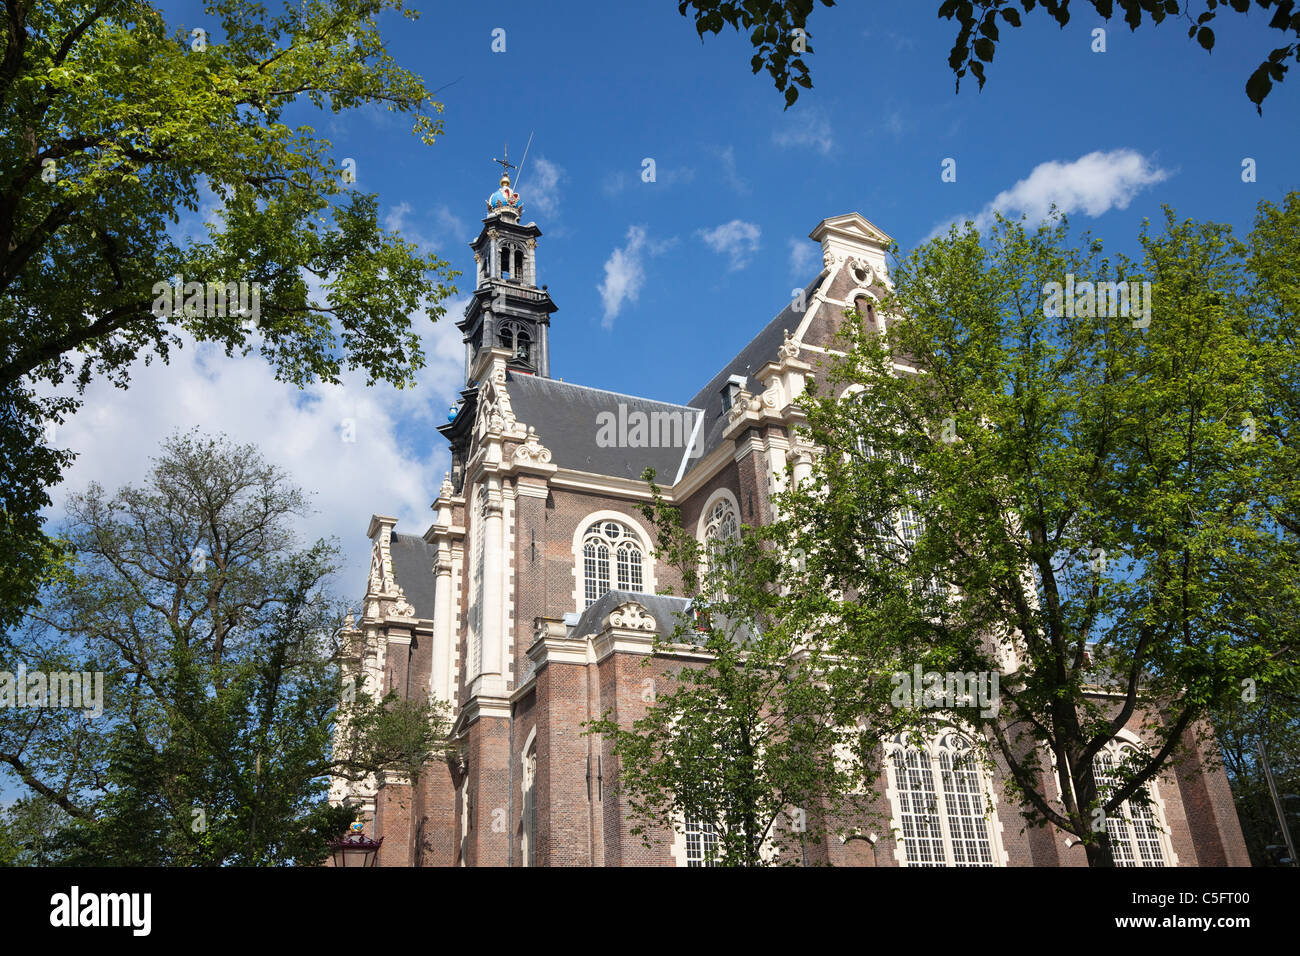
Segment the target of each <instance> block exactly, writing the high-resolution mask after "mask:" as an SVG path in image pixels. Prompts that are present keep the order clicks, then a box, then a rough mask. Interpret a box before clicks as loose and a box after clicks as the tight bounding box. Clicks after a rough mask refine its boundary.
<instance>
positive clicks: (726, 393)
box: [722, 375, 745, 412]
mask: <svg viewBox="0 0 1300 956" xmlns="http://www.w3.org/2000/svg"><path fill="white" fill-rule="evenodd" d="M744 387H745V376H743V375H733V376H731V378H729V379H727V384H726V385H724V386H722V410H723V411H724V412H725V411H727V410H728V409H730V408H731V406H733V405H735V404H736V399H737V398H738V397H739V395H740V390H741V389H742V388H744Z"/></svg>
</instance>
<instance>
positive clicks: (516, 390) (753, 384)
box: [506, 276, 823, 485]
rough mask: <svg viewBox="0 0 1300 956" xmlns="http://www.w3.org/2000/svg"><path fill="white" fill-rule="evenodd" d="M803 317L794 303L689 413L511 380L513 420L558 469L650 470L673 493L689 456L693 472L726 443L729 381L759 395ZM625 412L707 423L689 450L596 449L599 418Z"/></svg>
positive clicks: (808, 296) (551, 382) (808, 297)
mask: <svg viewBox="0 0 1300 956" xmlns="http://www.w3.org/2000/svg"><path fill="white" fill-rule="evenodd" d="M822 281H823V278H822V277H821V276H818V277H817V278H816V279H814V280H813V281H812V282H811V283H810V284H809V285H808V286H807V288H805V289H804V301H805V302H811V301H812V297H813V295H814V294H815V293H816V291H817V289H818V288H819V286H820V285H821V283H822ZM805 315H806V313H805V312H796V311H795V309H794V302H793V301H791V302H790V304H788V305H787V306H786V307H785V308H784V309H782V310H781V312H780V313H779V314H777V316H776V317H775V318H773V319H772V320H771V321H770V322H768V324H767V325H766V326H764V327H763V329H762V331H760V332H759V333H758V335H756V336H754V338H753V339H751V340H750V341H749V344H748V345H746V346H745V347H744V348H743V349H741V350H740V353H739V354H738V355H737V356H736V357H735V358H733V359H732V360H731V361H730V362H728V363H727V364H726V365H725V366H724V367H723V368H722V370H721V371H719V372H718V374H716V375H714V376H713V378H712V379H710V381H709V384H707V385H705V386H704V388H702V389H700V391H699V393H698V394H696V396H695V397H694V398H692V399H691V400H690V402H689V403H688V404H686V405H677V404H674V403H672V402H659V401H655V400H653V399H649V398H640V397H638V396H635V395H622V394H619V393H618V392H610V391H606V390H605V389H600V388H590V387H588V386H586V385H575V384H573V383H571V382H561V381H557V380H556V379H550V378H541V377H539V376H535V375H520V374H516V373H514V372H511V373H509V374H508V375H507V378H506V382H507V385H506V389H507V391H509V393H510V402H511V405H512V406H513V408H514V412H515V417H516V418H518V419H519V421H521V422H523V423H524V424H525V425H531V426H533V427H534V428H535V429H537V437H538V439H539V440H540V441H541V443H542V444H543V445H545V446H546V447H547V448H549V449H550V450H551V462H552V463H553V464H556V465H559V466H560V467H562V468H572V469H574V470H576V471H587V472H592V473H594V474H598V475H609V476H612V477H617V478H631V479H633V480H639V479H640V478H641V473H642V472H643V471H645V469H646V468H647V467H650V468H653V469H654V470H655V474H656V476H657V479H658V481H659V483H660V484H664V485H670V484H673V483H675V482H676V480H677V477H678V474H679V473H681V474H685V470H683V469H682V467H681V465H682V458H683V456H684V455H685V456H686V458H687V469H689V468H690V467H691V465H692V464H694V463H695V462H697V461H699V460H700V458H701V457H703V456H704V455H707V454H708V453H709V452H711V451H713V449H715V448H717V447H718V445H720V444H721V443H722V433H723V431H724V430H725V429H726V427H727V415H726V410H725V409H724V408H723V407H722V389H723V386H724V385H726V383H727V381H728V379H730V377H731V376H732V375H741V376H743V377H744V378H745V388H746V389H747V390H748V391H750V392H751V393H755V394H757V393H758V392H759V391H761V390H762V388H763V385H762V383H761V382H759V381H757V380H756V379H754V377H753V376H754V373H755V372H757V371H758V370H759V369H760V368H762V367H763V366H764V365H766V364H767V363H768V362H772V361H775V360H776V357H777V349H778V348H779V347H780V345H781V343H782V342H783V341H785V332H786V330H789V331H790V332H792V333H793V332H794V331H795V330H796V329H797V328H798V327H799V324H800V323H801V322H802V321H803V319H804V316H805ZM620 405H623V406H624V407H625V408H626V414H627V415H628V416H631V415H632V414H633V413H634V412H641V413H643V414H645V415H646V416H647V419H648V417H649V416H650V415H651V414H653V413H660V414H662V413H668V414H671V415H680V416H682V419H681V420H682V422H683V423H684V425H685V426H686V427H689V426H690V425H691V424H693V423H694V422H695V421H696V420H697V418H698V417H699V416H700V414H701V412H702V413H703V415H704V422H703V424H702V425H701V426H700V434H699V436H698V437H697V438H696V440H695V442H694V443H692V442H691V440H690V438H689V436H684V437H683V441H682V443H681V444H682V445H684V446H685V447H679V446H678V445H677V443H676V442H674V443H673V445H671V446H669V447H659V448H630V447H617V446H613V447H601V445H600V444H598V443H597V436H598V432H599V425H598V421H599V416H600V414H601V413H602V412H610V413H612V414H613V415H614V416H615V417H616V418H617V417H618V416H619V414H620V413H619V406H620ZM629 433H630V429H629ZM627 437H630V434H629V436H627ZM657 437H658V436H654V435H653V434H652V435H651V436H649V440H650V441H652V442H653V441H655V440H656V438H657Z"/></svg>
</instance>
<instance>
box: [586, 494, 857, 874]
mask: <svg viewBox="0 0 1300 956" xmlns="http://www.w3.org/2000/svg"><path fill="white" fill-rule="evenodd" d="M646 477H647V479H648V480H649V482H650V489H651V492H652V494H653V500H652V503H650V504H648V505H646V506H645V507H644V509H643V510H644V513H645V515H646V518H647V520H650V521H652V522H653V523H654V525H655V527H656V529H657V533H658V540H659V549H658V557H659V558H661V559H662V560H664V561H665V562H667V563H668V564H669V565H671V566H672V567H675V568H677V569H678V570H679V571H680V573H681V575H682V580H683V596H686V597H689V598H690V605H689V606H690V609H691V612H690V615H689V619H686V618H682V619H679V620H677V621H676V622H674V626H673V628H672V630H671V633H668V634H667V635H666V636H665V637H661V638H656V644H655V652H656V654H662V655H665V656H666V657H669V658H671V655H672V654H673V653H674V651H675V650H680V648H681V646H682V645H688V646H689V645H695V651H696V653H700V654H702V655H703V656H704V657H705V658H706V659H705V660H703V661H702V662H699V663H692V664H682V665H680V666H675V667H673V668H671V669H670V670H669V672H668V674H667V676H666V678H664V679H663V680H662V683H663V684H665V685H666V686H664V687H662V688H660V687H658V686H655V688H654V694H653V699H652V700H651V701H650V702H649V703H650V706H649V708H648V709H647V712H646V715H645V716H644V717H642V718H640V719H638V720H636V721H634V722H632V723H631V724H630V725H628V726H624V725H621V724H620V723H619V722H618V721H616V720H614V719H612V718H611V717H610V715H609V714H606V715H604V716H603V717H602V718H601V719H600V720H597V721H593V722H591V724H590V725H589V726H588V730H587V732H588V733H599V734H604V735H607V736H608V737H609V738H611V739H612V741H613V745H614V753H615V755H616V756H617V758H618V771H617V780H618V782H617V786H618V787H619V789H620V791H621V793H622V794H623V795H625V797H626V799H627V801H628V806H629V808H630V810H631V812H632V816H633V818H634V820H635V821H636V822H635V825H634V827H633V829H632V832H633V833H634V834H637V835H640V836H641V837H642V839H643V841H644V842H645V844H646V845H647V846H649V845H650V844H651V839H652V834H653V833H654V831H655V830H662V829H672V828H676V829H678V830H680V829H681V828H682V827H683V826H684V824H685V822H686V821H694V822H699V823H702V824H705V825H709V826H712V827H713V828H714V830H715V831H716V833H717V847H716V851H715V852H713V854H712V861H711V862H712V863H713V864H715V865H720V866H766V865H772V864H792V863H793V864H797V863H800V862H803V861H804V859H805V858H804V855H803V845H804V843H805V841H808V840H813V841H815V840H816V839H817V838H819V837H821V836H823V835H824V834H825V833H826V832H827V830H828V828H830V827H833V826H834V824H835V822H836V820H837V818H838V816H839V815H840V814H842V813H844V812H846V808H847V807H851V806H852V804H853V802H854V800H853V794H854V793H861V792H863V790H864V786H863V784H864V782H865V781H866V779H867V778H868V777H869V776H870V774H867V773H864V772H863V771H862V770H861V767H862V766H863V763H862V762H861V761H859V760H857V759H855V754H856V753H857V744H858V740H859V737H860V732H859V728H858V727H857V725H856V724H855V723H854V722H853V721H852V719H850V718H849V717H848V716H847V711H846V710H845V708H843V707H841V706H840V704H839V698H838V696H837V694H836V675H837V669H836V667H835V665H834V662H833V661H830V660H827V659H825V658H824V657H823V655H822V654H821V653H820V651H819V647H818V643H817V642H816V641H809V640H808V638H807V636H806V633H805V631H804V630H803V629H802V627H800V626H799V624H798V623H796V622H795V621H793V620H791V619H787V618H785V617H784V616H783V614H782V613H781V612H782V610H783V608H784V606H785V602H784V601H783V595H782V581H783V579H784V575H785V568H786V566H787V565H788V564H789V563H790V561H791V560H796V559H797V556H792V555H790V554H789V553H787V552H785V551H783V550H782V549H781V548H780V546H779V543H778V542H776V541H773V540H768V539H765V538H764V537H763V536H762V535H760V534H757V533H755V532H754V531H753V530H752V529H749V528H739V527H737V528H735V529H733V530H734V531H735V532H736V533H735V534H734V535H728V536H722V537H716V538H712V539H710V541H709V542H708V543H707V545H702V544H701V543H700V542H698V541H696V540H695V538H694V537H693V536H692V535H690V534H689V533H687V532H686V531H685V530H684V529H683V527H682V524H681V517H680V514H679V512H678V509H677V508H675V507H672V506H670V505H668V504H666V503H665V502H664V500H663V497H662V495H661V493H660V490H659V488H658V487H657V486H656V485H655V484H654V476H653V472H648V473H647V475H646ZM660 623H661V626H662V625H664V624H667V623H668V622H660ZM653 660H655V658H651V657H647V658H646V659H645V663H646V664H647V666H649V665H650V664H651V662H652V661H653ZM655 683H656V684H658V683H659V682H655ZM708 849H709V848H707V847H706V852H707V851H708Z"/></svg>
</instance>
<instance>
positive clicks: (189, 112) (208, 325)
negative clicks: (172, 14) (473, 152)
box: [0, 0, 456, 632]
mask: <svg viewBox="0 0 1300 956" xmlns="http://www.w3.org/2000/svg"><path fill="white" fill-rule="evenodd" d="M3 10H4V16H3V17H0V568H2V569H3V571H2V572H0V632H3V631H4V630H6V629H8V628H9V627H12V626H13V625H14V623H15V622H16V621H17V620H18V619H19V617H20V616H21V613H22V611H23V609H24V608H25V607H27V606H29V604H30V602H31V600H32V599H33V597H34V595H35V591H36V589H37V587H38V586H39V584H40V583H41V582H42V581H44V580H47V579H48V573H49V571H50V569H51V561H52V559H53V558H54V557H55V555H56V551H55V550H54V549H53V548H52V543H51V542H50V541H48V540H47V539H46V538H45V536H44V535H43V534H42V533H41V518H40V516H39V511H40V510H41V509H42V508H43V507H45V506H46V505H48V504H49V498H48V495H47V494H46V490H45V489H46V488H47V487H49V486H51V485H54V484H56V483H57V481H58V479H59V477H60V475H61V474H62V471H63V468H64V467H65V466H66V465H67V463H68V461H69V459H70V453H69V451H68V450H60V449H59V448H57V447H55V442H53V441H51V440H50V436H49V435H48V434H47V433H46V422H50V423H54V424H57V423H59V422H62V421H63V420H64V419H65V417H66V416H67V415H68V414H70V413H71V412H73V411H74V410H75V409H76V407H77V406H78V404H79V403H78V401H77V399H76V397H75V394H74V395H69V394H66V393H63V394H56V393H55V392H54V388H55V387H56V386H60V385H62V384H64V383H67V384H69V385H75V387H76V394H80V392H81V391H82V390H84V388H85V386H86V385H87V384H88V383H89V382H90V381H91V380H92V379H93V378H106V379H108V380H109V381H112V382H113V383H114V384H115V385H118V386H121V387H126V386H127V385H128V375H129V368H130V365H131V363H132V362H133V361H135V360H136V359H137V358H139V357H141V356H144V357H146V358H152V357H156V358H158V359H160V360H162V361H167V359H168V357H169V355H170V353H171V350H172V349H173V348H179V347H180V346H181V345H182V344H183V342H184V341H185V340H186V339H187V338H188V339H193V340H194V341H197V342H212V343H217V344H220V345H222V346H224V348H225V350H226V353H227V354H228V355H230V354H233V353H236V352H238V353H241V354H247V353H248V352H250V351H252V350H257V351H258V352H260V353H261V354H262V356H264V358H265V359H266V361H267V362H269V363H270V364H271V365H272V366H273V367H274V369H275V373H276V375H277V376H278V377H279V378H281V379H283V380H285V381H288V382H293V383H295V384H298V385H302V384H304V383H307V382H311V381H325V382H336V381H338V380H339V376H340V373H341V372H342V370H343V369H345V368H354V369H361V370H364V371H365V373H366V374H367V376H368V377H369V379H370V380H371V381H375V380H384V381H388V382H392V383H394V384H397V385H404V384H408V383H410V382H411V381H412V380H413V376H414V373H415V372H416V371H417V370H418V369H419V368H420V367H421V366H422V364H423V359H424V357H423V354H422V352H421V348H420V330H419V329H418V328H417V326H416V325H415V324H414V323H413V322H412V320H411V318H410V317H411V316H412V315H413V314H417V313H418V312H419V311H420V310H421V309H423V310H424V311H425V312H426V314H427V315H428V316H429V317H430V318H431V319H435V320H436V319H437V318H438V317H440V316H441V315H442V314H443V308H442V307H441V306H440V305H439V303H440V302H441V301H442V300H443V299H444V298H445V297H446V296H447V295H448V294H450V293H451V292H453V291H454V290H453V289H452V288H451V287H450V286H448V285H447V281H448V280H449V279H451V278H452V277H454V276H455V275H456V273H454V272H452V271H450V270H449V269H448V267H447V265H446V264H445V263H443V262H441V261H440V260H438V259H437V258H436V257H434V256H432V255H430V256H422V255H420V254H419V253H418V252H417V251H416V249H415V247H414V246H413V245H411V244H410V243H407V242H404V241H403V240H402V239H401V238H400V237H399V236H397V235H395V234H392V233H389V232H386V231H385V230H384V229H383V228H381V226H380V225H379V221H378V216H377V212H378V202H377V199H376V196H375V195H374V194H367V193H363V192H361V191H360V190H358V189H357V188H356V186H355V181H354V177H353V175H352V174H353V173H354V172H355V170H354V169H353V167H351V166H347V165H345V164H344V163H343V162H342V159H343V158H342V157H340V156H337V155H336V154H335V149H334V147H333V144H331V143H330V142H329V141H328V140H325V139H323V138H321V137H319V136H317V135H316V134H315V133H314V131H313V130H312V129H311V127H310V126H306V125H291V124H290V122H289V119H290V117H293V116H294V115H295V110H294V108H293V107H294V104H295V103H301V104H303V105H304V106H305V105H306V104H312V105H314V106H315V107H317V108H322V109H329V110H330V111H332V112H334V113H339V112H343V111H347V110H354V109H357V108H361V107H368V106H382V107H384V108H386V109H387V110H390V111H394V112H397V113H402V114H407V115H409V116H411V117H412V120H413V124H414V128H413V131H414V133H415V134H416V135H418V136H419V137H420V139H421V141H422V142H424V143H425V144H430V145H431V144H432V143H433V142H434V141H435V138H436V137H437V136H438V135H439V134H440V133H441V132H442V124H441V120H438V119H436V114H437V113H439V112H441V110H442V106H441V105H440V104H439V103H437V102H435V101H433V100H432V99H431V98H430V94H429V91H428V90H427V89H426V88H425V86H424V83H423V81H421V80H420V79H419V78H418V77H416V76H414V75H412V74H410V73H408V72H406V71H405V70H403V69H401V68H400V67H398V66H397V65H396V64H395V63H394V62H393V60H392V59H391V58H390V57H389V56H388V54H387V52H386V51H385V48H384V45H383V40H382V38H381V36H380V33H379V29H378V25H377V24H378V18H379V16H380V15H381V14H382V13H384V12H385V11H395V12H398V13H400V14H402V15H403V16H406V17H408V18H413V17H414V16H415V13H414V12H413V11H408V10H406V9H405V8H404V6H403V3H402V0H328V2H326V0H298V2H293V3H285V4H283V5H282V6H281V9H280V10H279V11H278V12H277V11H275V10H274V9H268V8H267V7H265V6H263V5H261V4H249V3H245V2H242V0H210V2H208V3H207V4H206V6H205V8H204V16H203V17H202V18H201V19H200V20H198V21H196V22H195V23H194V24H192V25H190V27H189V28H176V29H172V28H169V27H168V25H167V24H166V23H165V22H164V20H163V16H162V14H161V12H160V11H159V10H158V9H157V8H156V7H155V6H154V5H152V4H150V3H147V2H142V0H103V2H99V0H96V2H93V3H92V2H89V0H6V2H5V3H4V5H3ZM92 91H93V94H94V95H91V92H92ZM296 112H298V113H301V110H298V111H296ZM295 118H296V117H295ZM364 172H365V171H364V170H363V171H362V173H363V178H364ZM212 196H215V197H217V199H219V200H220V203H221V205H220V209H219V211H218V212H217V214H216V215H215V217H214V218H213V221H211V222H209V223H207V224H206V235H198V236H195V235H187V234H183V230H182V228H181V225H182V224H181V220H180V216H181V214H182V212H183V211H187V210H188V211H189V212H190V213H195V212H197V211H198V210H199V209H200V208H201V207H202V204H203V203H204V202H205V201H206V200H209V199H210V198H211V197H212ZM174 277H176V280H175V281H177V282H178V283H180V284H178V285H177V286H176V287H175V291H174V292H170V291H168V290H169V288H170V287H171V284H172V282H173V280H174ZM313 281H314V282H316V283H317V285H318V286H319V287H320V288H321V289H322V290H323V292H324V295H316V294H314V293H312V292H311V290H310V287H309V282H313ZM232 283H234V284H237V283H247V284H248V285H247V287H246V292H245V294H243V295H242V297H241V295H240V294H239V293H238V292H237V290H238V286H237V285H234V286H232V285H231V284H232ZM254 289H256V290H257V293H258V295H257V297H256V298H254V295H253V291H254Z"/></svg>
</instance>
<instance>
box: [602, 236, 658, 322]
mask: <svg viewBox="0 0 1300 956" xmlns="http://www.w3.org/2000/svg"><path fill="white" fill-rule="evenodd" d="M676 243H677V237H676V236H674V237H673V238H671V239H662V240H655V239H650V238H649V237H648V236H647V234H646V229H645V226H628V227H627V244H626V245H624V246H623V247H622V248H621V249H615V250H614V251H613V252H611V253H610V254H609V258H608V259H606V260H605V281H604V282H602V283H601V284H600V285H598V286H596V288H597V290H599V292H600V299H601V301H602V302H603V303H604V304H605V315H604V318H602V319H601V320H600V324H601V326H602V327H604V328H607V329H609V328H613V326H614V319H616V318H618V314H619V312H620V311H622V309H623V304H624V303H626V302H635V301H636V300H637V297H638V296H640V294H641V286H642V285H643V284H644V283H645V266H644V265H643V264H642V260H643V259H644V258H645V257H646V256H647V255H650V256H657V255H660V254H662V253H663V252H664V251H665V250H667V249H669V248H671V247H672V246H674V245H676Z"/></svg>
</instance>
